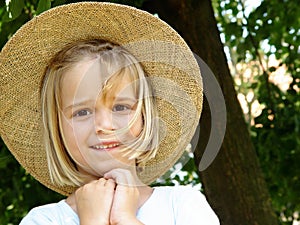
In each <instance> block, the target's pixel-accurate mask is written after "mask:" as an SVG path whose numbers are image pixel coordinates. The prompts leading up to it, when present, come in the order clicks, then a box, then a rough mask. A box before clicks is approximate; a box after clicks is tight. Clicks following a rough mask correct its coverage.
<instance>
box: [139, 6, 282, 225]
mask: <svg viewBox="0 0 300 225" xmlns="http://www.w3.org/2000/svg"><path fill="white" fill-rule="evenodd" d="M143 8H144V9H145V10H148V11H149V12H151V13H158V15H159V17H160V18H161V19H162V20H164V21H166V22H167V23H169V24H170V25H171V26H172V27H173V28H174V29H175V30H177V32H178V33H179V34H180V35H181V36H182V37H183V38H184V39H185V40H186V41H187V43H188V45H189V46H190V47H191V49H192V51H193V52H195V53H196V54H197V55H198V56H200V57H201V58H202V59H203V60H204V61H205V62H206V64H207V65H208V66H209V67H210V69H211V70H212V72H213V73H214V75H215V76H216V79H217V80H218V82H219V84H220V86H221V89H222V92H223V95H224V97H225V104H226V108H227V124H226V133H225V137H224V141H223V144H222V146H221V149H220V151H219V153H218V155H217V157H216V158H215V160H214V161H213V163H212V164H211V165H210V166H209V167H208V168H207V169H206V170H204V171H202V172H199V175H200V177H201V182H202V184H203V186H204V190H205V194H206V196H207V199H208V201H209V203H210V204H211V206H212V207H213V209H214V210H215V212H216V213H217V215H218V216H219V218H220V221H221V224H222V225H241V224H242V225H258V224H259V225H276V224H278V221H277V218H276V215H275V213H274V212H273V209H272V208H271V201H270V198H269V194H268V190H267V187H266V184H265V180H264V178H263V175H262V172H261V170H260V167H259V163H258V159H257V156H256V153H255V150H254V147H253V145H252V142H251V139H250V135H249V131H248V129H247V126H246V123H245V120H244V117H243V112H242V110H241V107H240V104H239V102H238V100H237V97H236V92H235V90H234V86H233V80H232V77H231V75H230V72H229V69H228V65H227V61H226V56H225V53H224V51H223V45H222V43H221V40H220V36H219V31H218V29H217V23H216V20H215V17H214V13H213V9H212V5H211V1H210V0H150V1H145V2H144V5H143ZM208 91H211V90H208ZM210 129H211V120H210V109H209V106H208V104H207V101H205V104H204V108H203V112H202V116H201V122H200V138H199V142H198V145H197V148H196V151H195V162H196V164H197V165H199V162H200V160H201V157H202V154H203V152H204V150H205V147H206V144H207V140H208V139H209V135H210V133H209V132H208V131H210ZM201 131H205V132H201Z"/></svg>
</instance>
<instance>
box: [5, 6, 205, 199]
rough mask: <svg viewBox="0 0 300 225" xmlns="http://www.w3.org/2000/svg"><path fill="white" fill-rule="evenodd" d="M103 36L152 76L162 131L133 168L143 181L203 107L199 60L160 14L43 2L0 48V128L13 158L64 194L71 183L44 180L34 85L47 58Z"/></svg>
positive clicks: (162, 167)
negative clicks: (152, 151) (150, 153)
mask: <svg viewBox="0 0 300 225" xmlns="http://www.w3.org/2000/svg"><path fill="white" fill-rule="evenodd" d="M88 39H104V40H107V41H110V42H114V43H117V44H119V45H121V46H123V47H125V48H127V49H128V50H129V51H130V52H131V53H132V54H133V55H135V56H136V57H137V58H138V60H139V61H140V62H141V64H142V65H143V67H144V69H145V71H146V73H147V74H148V76H149V77H150V79H151V80H152V84H153V89H154V91H155V97H156V98H157V103H158V111H159V118H160V120H161V121H162V123H161V124H162V128H163V129H161V130H162V131H163V133H162V134H161V136H162V137H163V139H162V141H161V143H160V145H159V149H158V152H157V155H156V157H155V158H154V159H151V160H150V161H148V162H147V164H146V166H145V170H144V172H143V173H142V174H141V175H140V176H141V177H140V178H141V179H142V181H143V182H145V183H147V184H149V183H151V182H153V181H154V180H156V179H157V178H158V177H160V176H161V175H163V174H164V173H165V172H166V171H167V170H168V169H169V168H170V167H171V166H172V165H173V164H174V163H175V162H176V161H177V160H178V159H179V158H180V156H181V155H182V153H183V152H184V150H185V148H186V146H187V145H188V143H189V141H190V140H191V138H192V137H193V134H194V132H195V129H196V127H197V125H198V121H199V117H200V113H201V110H202V80H201V76H200V70H199V67H198V64H197V62H196V60H195V58H194V56H193V53H192V52H191V50H190V49H189V48H188V46H187V45H186V43H185V42H184V40H183V39H182V38H181V37H180V35H178V34H177V33H176V32H175V31H174V30H173V29H172V28H171V27H170V26H169V25H167V24H166V23H165V22H163V21H162V20H160V19H159V18H157V17H155V16H153V15H151V14H149V13H147V12H144V11H142V10H138V9H136V8H133V7H129V6H124V5H119V4H113V3H99V2H82V3H74V4H69V5H63V6H59V7H56V8H53V9H50V10H48V11H46V12H44V13H42V14H41V15H39V16H36V17H35V18H33V19H32V20H31V21H29V22H28V23H26V24H25V25H23V26H22V27H21V28H20V29H19V30H18V31H17V32H16V34H15V35H14V36H13V37H12V38H11V39H10V40H9V41H8V42H7V44H6V45H5V46H4V47H3V49H2V51H1V55H0V59H1V62H0V82H1V91H0V104H1V112H0V121H1V124H0V134H1V137H2V138H3V140H4V142H5V144H6V145H7V147H8V148H9V150H10V151H11V152H12V154H13V155H14V156H15V158H16V159H17V160H18V161H19V163H20V164H21V165H22V166H23V167H24V168H25V169H26V170H27V171H28V172H29V173H30V174H31V175H32V176H33V177H35V178H36V179H37V180H38V181H40V182H41V183H42V184H44V185H45V186H47V187H49V188H50V189H52V190H54V191H56V192H59V193H61V194H64V195H69V194H70V193H72V192H73V191H74V187H70V186H58V185H54V184H53V183H52V182H51V181H50V177H49V172H48V166H47V160H46V153H45V150H44V144H43V138H42V133H43V131H42V120H41V110H40V108H41V106H40V88H41V81H42V79H43V76H44V71H45V68H46V66H47V65H48V62H49V61H50V59H51V58H53V56H54V55H55V54H56V53H57V52H58V51H60V50H61V49H62V48H63V47H64V46H66V45H67V44H69V43H72V42H75V41H78V40H88Z"/></svg>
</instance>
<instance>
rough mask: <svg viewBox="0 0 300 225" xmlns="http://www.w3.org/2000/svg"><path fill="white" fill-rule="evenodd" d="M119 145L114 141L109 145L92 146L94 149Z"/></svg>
mask: <svg viewBox="0 0 300 225" xmlns="http://www.w3.org/2000/svg"><path fill="white" fill-rule="evenodd" d="M117 146H119V144H117V143H115V144H109V145H95V146H93V147H94V148H95V149H107V148H113V147H117Z"/></svg>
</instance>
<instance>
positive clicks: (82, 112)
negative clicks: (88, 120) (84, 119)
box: [73, 109, 92, 117]
mask: <svg viewBox="0 0 300 225" xmlns="http://www.w3.org/2000/svg"><path fill="white" fill-rule="evenodd" d="M90 114H92V112H91V111H89V110H87V109H83V110H79V111H77V112H75V113H74V114H73V117H81V116H88V115H90Z"/></svg>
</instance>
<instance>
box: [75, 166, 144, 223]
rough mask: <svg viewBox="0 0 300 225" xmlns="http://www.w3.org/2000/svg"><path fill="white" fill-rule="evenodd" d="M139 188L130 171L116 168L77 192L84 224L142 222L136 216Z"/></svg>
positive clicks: (76, 195) (78, 210)
mask: <svg viewBox="0 0 300 225" xmlns="http://www.w3.org/2000/svg"><path fill="white" fill-rule="evenodd" d="M138 199H139V191H138V188H137V187H136V185H135V181H134V179H133V177H132V175H131V173H130V171H128V170H124V169H114V170H112V171H110V172H108V173H106V174H105V175H104V176H103V178H100V179H99V180H94V181H92V182H90V183H88V184H85V185H84V186H82V187H80V188H79V189H78V190H76V192H75V200H76V208H77V213H78V216H79V219H80V224H81V225H90V224H93V225H96V224H99V225H100V224H101V225H134V224H142V223H141V222H140V221H138V220H137V218H136V212H137V209H138Z"/></svg>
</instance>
